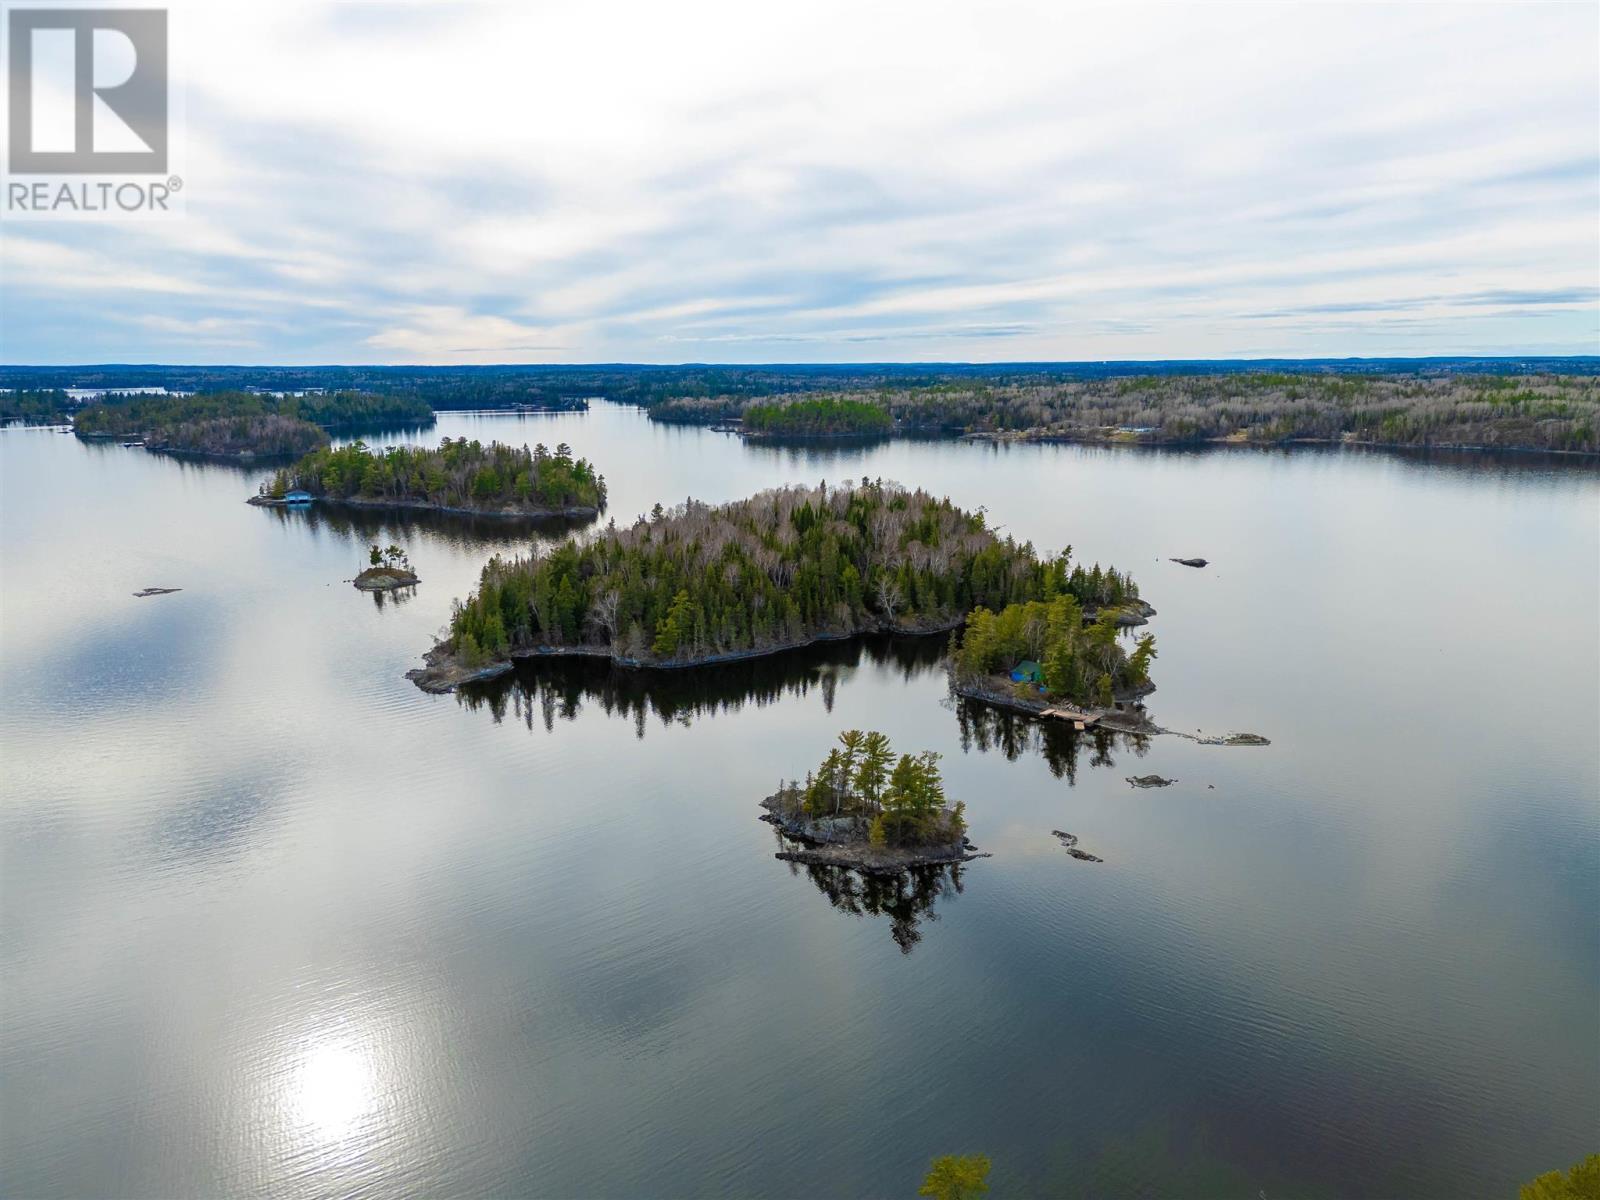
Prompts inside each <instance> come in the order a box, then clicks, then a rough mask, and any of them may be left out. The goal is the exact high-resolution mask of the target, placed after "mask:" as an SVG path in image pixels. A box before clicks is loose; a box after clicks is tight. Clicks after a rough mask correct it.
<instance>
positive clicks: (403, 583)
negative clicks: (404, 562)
mask: <svg viewBox="0 0 1600 1200" xmlns="http://www.w3.org/2000/svg"><path fill="white" fill-rule="evenodd" d="M352 582H354V583H355V585H356V587H358V588H360V589H361V590H362V591H363V592H387V591H389V590H390V589H392V588H402V587H415V586H416V585H417V584H419V583H421V582H422V580H420V579H418V578H417V575H416V572H414V571H408V570H406V569H405V568H404V567H368V568H367V569H366V570H365V571H363V572H361V574H359V575H357V576H356V577H355V579H354V580H353V581H352Z"/></svg>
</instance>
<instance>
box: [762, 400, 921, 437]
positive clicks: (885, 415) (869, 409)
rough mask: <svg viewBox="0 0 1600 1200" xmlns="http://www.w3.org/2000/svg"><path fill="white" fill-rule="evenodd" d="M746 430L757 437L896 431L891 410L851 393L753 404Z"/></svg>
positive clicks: (867, 434)
mask: <svg viewBox="0 0 1600 1200" xmlns="http://www.w3.org/2000/svg"><path fill="white" fill-rule="evenodd" d="M744 432H745V433H747V434H749V435H751V436H753V437H884V436H887V435H888V434H891V433H893V432H894V418H893V417H891V416H890V415H889V411H888V409H886V408H884V407H883V406H882V405H879V404H872V403H869V402H868V401H865V400H857V399H852V398H850V397H847V396H819V397H817V398H815V399H798V400H791V401H789V402H788V403H784V404H768V403H759V404H751V405H749V406H747V407H746V408H745V409H744Z"/></svg>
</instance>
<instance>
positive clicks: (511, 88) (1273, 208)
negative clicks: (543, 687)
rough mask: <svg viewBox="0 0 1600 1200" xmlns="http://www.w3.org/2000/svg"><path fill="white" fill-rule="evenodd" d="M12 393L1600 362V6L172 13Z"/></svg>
mask: <svg viewBox="0 0 1600 1200" xmlns="http://www.w3.org/2000/svg"><path fill="white" fill-rule="evenodd" d="M170 23H171V29H172V37H173V57H174V60H175V70H176V75H177V83H178V85H179V87H178V90H179V92H180V93H181V99H182V109H183V116H184V119H183V121H182V122H181V124H180V127H179V128H176V129H175V130H174V142H175V147H176V156H175V160H174V166H175V167H176V168H177V169H179V170H180V171H181V173H182V177H183V180H184V199H185V202H186V209H185V213H184V215H182V216H181V217H175V218H172V219H169V220H163V221H152V220H144V221H137V222H109V221H98V220H97V221H82V220H80V221H76V222H68V221H50V222H42V221H28V222H16V221H6V222H4V223H0V362H3V363H5V364H9V365H19V364H28V363H40V364H43V363H87V362H173V363H228V362H233V363H294V364H303V363H544V362H553V363H574V362H641V363H672V362H791V363H797V362H848V361H872V362H884V361H974V362H1000V361H1021V360H1028V361H1039V360H1085V359H1161V358H1235V357H1320V356H1343V355H1385V356H1386V355H1430V354H1594V353H1600V5H1596V4H1594V3H1592V2H1587V0H1586V2H1582V3H1573V4H1566V3H1517V4H1508V5H1494V4H1473V5H1450V4H1423V3H1407V4H1314V3H1308V4H1295V3H1287V2H1285V3H1257V4H1250V5H1237V6H1236V5H1226V4H1217V3H1192V4H1182V5H1177V4H1174V5H1168V4H1143V3H1117V4H1111V5H1074V4H1067V3H1060V2H1054V3H1039V4H1033V3H1016V2H1008V0H999V2H996V3H983V4H978V3H972V2H971V0H963V2H961V3H944V2H943V0H917V2H915V3H900V2H898V0H892V2H887V3H870V4H866V3H861V2H860V0H854V2H851V3H832V2H831V0H800V2H791V0H761V2H759V3H753V2H751V0H737V2H729V3H721V2H717V0H712V2H708V3H701V2H698V0H690V2H688V3H682V2H679V3H671V4H664V3H660V2H654V3H640V4H633V3H626V4H624V3H610V2H608V0H561V2H557V3H550V2H546V0H531V2H523V3H504V4H499V3H496V4H486V5H479V4H442V3H441V4H380V3H356V2H341V3H296V2H295V0H263V2H261V3H249V4H245V3H230V2H227V0H208V2H205V3H201V2H199V0H188V2H185V3H181V4H176V5H173V6H171V7H170Z"/></svg>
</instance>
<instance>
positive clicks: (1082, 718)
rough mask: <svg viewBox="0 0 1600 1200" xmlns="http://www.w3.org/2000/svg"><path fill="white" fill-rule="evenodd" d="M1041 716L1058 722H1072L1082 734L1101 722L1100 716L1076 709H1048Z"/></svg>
mask: <svg viewBox="0 0 1600 1200" xmlns="http://www.w3.org/2000/svg"><path fill="white" fill-rule="evenodd" d="M1039 715H1040V716H1041V717H1050V718H1051V719H1053V720H1057V721H1071V722H1072V727H1073V728H1074V729H1076V730H1078V731H1079V732H1080V733H1081V732H1082V731H1083V730H1085V729H1087V728H1089V726H1091V725H1096V724H1098V723H1099V721H1100V717H1099V716H1098V714H1096V713H1086V712H1079V711H1078V710H1077V709H1075V708H1047V709H1045V710H1044V711H1043V712H1042V713H1040V714H1039Z"/></svg>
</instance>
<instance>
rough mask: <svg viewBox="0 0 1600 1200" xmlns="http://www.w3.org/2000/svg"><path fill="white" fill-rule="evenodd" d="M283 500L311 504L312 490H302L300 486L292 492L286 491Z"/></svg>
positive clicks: (289, 502)
mask: <svg viewBox="0 0 1600 1200" xmlns="http://www.w3.org/2000/svg"><path fill="white" fill-rule="evenodd" d="M283 502H284V503H285V504H310V503H311V493H310V492H302V491H301V490H300V489H299V488H296V489H295V490H294V491H292V492H285V493H284V495H283Z"/></svg>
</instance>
